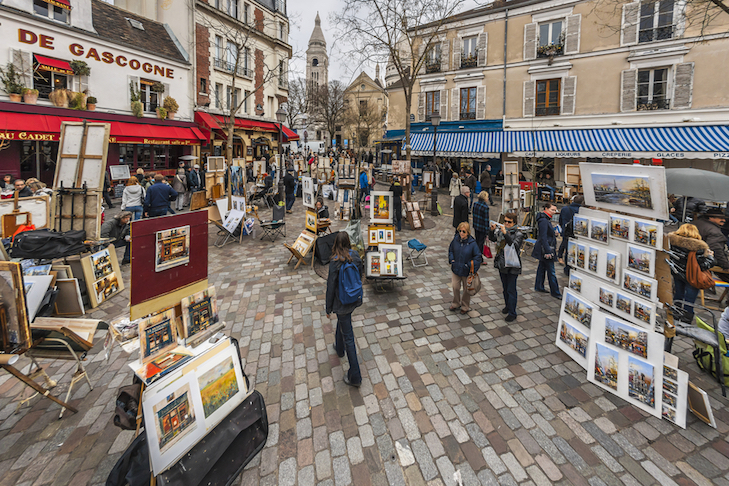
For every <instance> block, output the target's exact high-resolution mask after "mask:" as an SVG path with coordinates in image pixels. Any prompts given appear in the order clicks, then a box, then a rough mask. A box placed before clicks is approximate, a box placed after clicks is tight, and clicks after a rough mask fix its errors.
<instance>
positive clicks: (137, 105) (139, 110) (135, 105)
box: [129, 81, 144, 118]
mask: <svg viewBox="0 0 729 486" xmlns="http://www.w3.org/2000/svg"><path fill="white" fill-rule="evenodd" d="M129 93H130V95H131V96H130V97H131V100H130V101H131V102H132V114H133V115H134V116H136V117H137V118H142V117H143V116H144V105H142V102H141V101H139V98H141V93H140V92H139V88H138V87H137V85H136V84H134V82H133V81H130V82H129Z"/></svg>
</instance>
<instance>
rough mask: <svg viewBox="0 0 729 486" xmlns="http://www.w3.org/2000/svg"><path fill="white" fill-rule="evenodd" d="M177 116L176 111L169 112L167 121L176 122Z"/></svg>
mask: <svg viewBox="0 0 729 486" xmlns="http://www.w3.org/2000/svg"><path fill="white" fill-rule="evenodd" d="M176 114H177V112H176V111H168V112H167V119H169V120H174V119H175V115H176Z"/></svg>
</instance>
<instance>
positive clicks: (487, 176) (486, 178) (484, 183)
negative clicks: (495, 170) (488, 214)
mask: <svg viewBox="0 0 729 486" xmlns="http://www.w3.org/2000/svg"><path fill="white" fill-rule="evenodd" d="M479 180H480V181H481V190H482V191H486V192H487V193H488V195H489V204H490V205H491V206H493V205H494V200H493V199H492V197H491V194H492V193H491V166H490V165H487V166H486V170H484V171H483V172H481V177H480V178H479Z"/></svg>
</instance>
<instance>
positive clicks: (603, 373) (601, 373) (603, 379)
mask: <svg viewBox="0 0 729 486" xmlns="http://www.w3.org/2000/svg"><path fill="white" fill-rule="evenodd" d="M596 348H597V349H596V352H595V363H594V376H595V380H597V381H599V382H600V383H602V384H603V385H605V386H608V387H610V388H612V389H613V390H616V391H617V389H618V360H619V355H618V351H617V350H615V349H610V348H609V347H607V346H604V345H602V344H596Z"/></svg>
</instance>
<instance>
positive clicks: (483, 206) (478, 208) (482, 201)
mask: <svg viewBox="0 0 729 486" xmlns="http://www.w3.org/2000/svg"><path fill="white" fill-rule="evenodd" d="M488 200H489V193H488V192H486V191H481V192H480V193H479V194H478V201H476V202H475V203H473V232H474V233H475V236H476V244H477V245H478V247H479V248H480V249H481V252H482V253H483V245H484V242H485V241H486V233H487V232H488V230H489V205H488Z"/></svg>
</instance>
